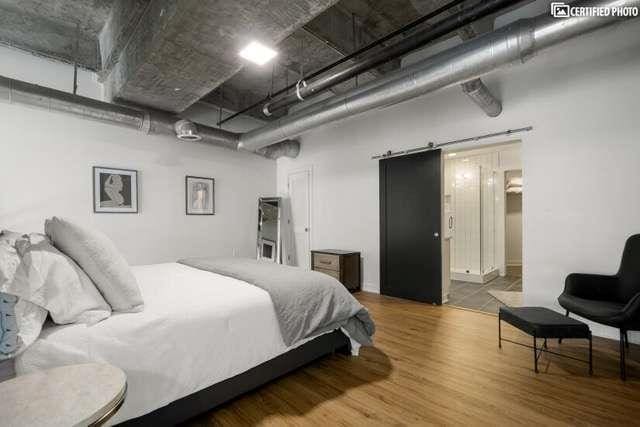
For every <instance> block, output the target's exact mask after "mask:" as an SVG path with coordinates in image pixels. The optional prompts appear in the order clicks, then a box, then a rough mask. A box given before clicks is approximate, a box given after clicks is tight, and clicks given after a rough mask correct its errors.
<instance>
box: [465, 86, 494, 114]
mask: <svg viewBox="0 0 640 427" xmlns="http://www.w3.org/2000/svg"><path fill="white" fill-rule="evenodd" d="M461 86H462V91H463V92H464V93H465V95H467V96H468V97H469V98H470V99H471V100H472V101H473V102H474V103H475V104H476V105H477V106H478V107H480V108H481V109H482V111H484V112H485V113H486V115H487V116H489V117H497V116H499V115H500V113H502V103H501V102H500V101H499V100H498V99H497V98H496V97H495V96H493V94H492V93H491V91H489V88H488V87H487V86H486V85H485V84H484V82H483V81H482V80H480V79H473V80H470V81H468V82H464V83H462V84H461Z"/></svg>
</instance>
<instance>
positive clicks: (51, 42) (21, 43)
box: [0, 0, 113, 70]
mask: <svg viewBox="0 0 640 427" xmlns="http://www.w3.org/2000/svg"><path fill="white" fill-rule="evenodd" d="M112 4H113V0H73V1H67V0H0V43H2V44H5V45H9V46H13V47H16V48H20V49H24V50H28V51H30V52H34V53H37V54H39V55H43V56H47V57H51V58H54V59H57V60H61V61H65V62H74V60H77V61H78V62H79V63H80V65H81V66H82V67H84V68H88V69H91V70H98V69H99V68H100V55H99V48H98V34H99V33H100V30H101V29H102V27H103V26H104V23H105V21H106V20H107V17H108V15H109V12H110V10H111V6H112ZM76 41H77V42H78V43H77V44H78V46H77V47H78V48H77V49H76Z"/></svg>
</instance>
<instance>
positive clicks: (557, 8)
mask: <svg viewBox="0 0 640 427" xmlns="http://www.w3.org/2000/svg"><path fill="white" fill-rule="evenodd" d="M570 14H571V8H570V7H569V5H568V4H566V3H564V2H552V3H551V15H552V16H553V17H554V18H568V17H569V15H570Z"/></svg>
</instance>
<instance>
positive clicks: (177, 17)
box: [0, 0, 448, 119]
mask: <svg viewBox="0 0 640 427" xmlns="http://www.w3.org/2000/svg"><path fill="white" fill-rule="evenodd" d="M447 2H448V0H385V1H378V0H340V1H339V2H338V1H337V0H217V1H216V0H180V1H175V0H0V43H3V44H7V45H11V46H15V47H18V48H21V49H25V50H28V51H30V52H33V53H36V54H39V55H44V56H48V57H52V58H55V59H58V60H63V61H68V62H74V61H77V62H78V64H79V65H80V66H81V67H85V68H88V69H91V70H95V71H97V72H99V75H100V77H101V79H102V80H103V82H104V83H105V84H106V85H107V88H108V91H109V93H110V94H111V96H112V97H113V99H114V100H115V101H117V102H126V103H135V104H141V105H146V106H151V107H154V108H159V109H163V110H168V111H173V112H181V111H183V110H184V109H186V108H187V107H189V106H190V105H192V104H193V103H195V102H197V101H198V100H203V101H205V102H207V103H209V104H214V105H216V106H221V107H223V108H226V109H229V110H232V111H238V110H241V109H243V108H245V107H247V106H248V105H250V104H252V103H255V102H256V101H258V100H260V99H262V98H264V97H265V96H267V95H268V94H269V93H271V92H273V91H277V90H279V89H281V88H283V87H285V86H287V85H288V84H290V83H293V82H295V81H297V80H299V79H301V78H303V77H304V76H305V75H307V74H309V73H310V72H312V71H315V70H317V69H319V68H321V67H323V66H325V65H327V64H328V63H330V62H333V61H335V60H337V59H339V58H341V57H343V56H344V55H346V54H349V53H351V52H352V51H353V50H354V49H356V48H359V47H361V46H363V45H365V44H367V43H369V42H371V41H373V40H375V39H377V38H380V37H382V36H384V35H386V34H388V33H390V32H391V31H394V30H396V29H398V28H400V27H402V26H404V25H406V24H407V23H409V22H411V21H413V20H415V19H417V18H418V17H419V16H421V15H423V14H425V13H428V12H429V11H431V10H434V9H435V8H437V7H440V6H442V5H443V4H445V3H447ZM252 39H258V40H261V41H263V42H266V43H268V44H271V45H273V46H277V49H278V51H279V55H278V57H277V60H276V61H275V62H274V63H273V64H269V65H265V66H263V67H259V66H256V65H252V64H250V63H247V62H245V61H242V60H241V59H240V58H239V57H238V55H237V52H238V51H239V50H240V49H241V48H242V47H243V46H244V45H245V44H246V43H248V41H249V40H252ZM76 41H77V42H78V46H77V49H76ZM391 42H393V41H391ZM399 64H400V63H399V61H391V62H390V63H388V64H385V65H384V66H381V67H379V68H378V69H376V70H372V71H370V72H368V73H365V74H363V75H361V76H359V77H358V79H357V80H358V81H357V82H356V81H355V79H353V80H352V81H349V82H345V83H343V84H341V85H338V86H336V87H335V88H334V91H336V92H341V91H344V90H347V89H350V88H352V87H353V86H354V85H355V84H360V83H363V82H366V81H369V80H371V79H374V78H377V77H378V76H380V75H381V74H384V73H386V72H388V71H390V70H393V69H396V68H397V67H399ZM284 113H286V111H283V112H280V114H284ZM250 114H251V115H254V116H256V117H260V118H262V119H265V117H264V116H263V115H262V114H261V112H260V109H255V110H253V111H251V112H250Z"/></svg>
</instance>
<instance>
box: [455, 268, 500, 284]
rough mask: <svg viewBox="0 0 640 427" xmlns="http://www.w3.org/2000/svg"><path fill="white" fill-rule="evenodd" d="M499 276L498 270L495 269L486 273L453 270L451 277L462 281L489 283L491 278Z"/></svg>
mask: <svg viewBox="0 0 640 427" xmlns="http://www.w3.org/2000/svg"><path fill="white" fill-rule="evenodd" d="M496 277H498V270H497V269H495V270H493V271H490V272H488V273H485V274H479V273H467V272H461V271H452V272H451V279H452V280H459V281H461V282H471V283H487V282H488V281H490V280H493V279H495V278H496Z"/></svg>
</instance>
